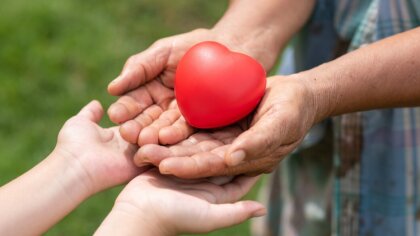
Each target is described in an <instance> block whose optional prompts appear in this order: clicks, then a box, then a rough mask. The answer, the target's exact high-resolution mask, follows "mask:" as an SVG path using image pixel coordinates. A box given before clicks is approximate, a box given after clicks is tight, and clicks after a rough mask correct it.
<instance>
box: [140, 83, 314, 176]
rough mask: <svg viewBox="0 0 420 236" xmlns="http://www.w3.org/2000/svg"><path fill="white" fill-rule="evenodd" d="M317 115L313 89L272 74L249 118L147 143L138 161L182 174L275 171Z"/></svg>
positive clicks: (233, 173)
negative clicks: (163, 142)
mask: <svg viewBox="0 0 420 236" xmlns="http://www.w3.org/2000/svg"><path fill="white" fill-rule="evenodd" d="M315 114H316V107H315V101H314V98H313V94H312V93H311V90H309V89H308V87H307V86H306V84H305V82H304V81H303V80H300V79H296V78H292V76H290V77H281V76H276V77H272V78H269V79H268V87H267V90H266V93H265V95H264V97H263V100H262V101H261V103H260V105H259V107H258V109H257V111H256V113H255V114H254V115H253V116H250V117H248V118H249V120H250V122H246V121H242V122H241V123H238V124H236V125H234V126H230V127H227V128H224V129H221V130H213V131H201V132H199V133H196V134H194V135H192V136H190V137H189V138H188V139H187V140H185V141H183V142H181V143H178V144H175V145H170V146H161V145H156V144H149V145H145V146H142V147H140V149H139V151H138V152H137V153H136V155H135V158H134V160H135V163H136V164H137V165H139V166H142V165H145V164H150V163H151V164H154V165H156V166H159V169H160V171H161V172H162V173H165V174H173V175H176V176H178V177H182V178H200V177H207V176H219V175H237V174H244V173H245V174H250V175H255V174H259V173H267V172H271V171H272V170H273V169H274V168H275V167H276V166H277V164H278V162H279V161H281V160H282V159H283V157H284V156H286V155H287V154H288V153H290V152H292V151H293V150H294V148H296V147H297V145H298V144H299V143H300V142H301V141H302V140H303V138H304V136H305V134H306V133H307V131H308V130H309V129H310V127H311V126H312V125H313V124H314V123H315Z"/></svg>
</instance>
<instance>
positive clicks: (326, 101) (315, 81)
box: [292, 69, 338, 123]
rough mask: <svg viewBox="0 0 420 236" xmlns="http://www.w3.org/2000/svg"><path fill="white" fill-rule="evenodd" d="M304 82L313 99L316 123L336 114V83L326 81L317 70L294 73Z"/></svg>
mask: <svg viewBox="0 0 420 236" xmlns="http://www.w3.org/2000/svg"><path fill="white" fill-rule="evenodd" d="M292 76H293V77H295V78H296V79H298V80H300V81H301V82H302V84H304V85H305V86H306V87H307V89H308V91H309V94H310V97H311V100H312V101H313V103H312V105H313V110H314V123H318V122H320V121H322V120H324V119H326V118H328V117H331V116H333V115H334V109H335V106H336V103H337V102H338V98H337V97H335V96H333V95H334V90H335V84H334V83H326V82H325V80H323V79H322V75H320V74H319V73H317V72H316V70H314V69H312V70H308V71H303V72H300V73H297V74H294V75H292Z"/></svg>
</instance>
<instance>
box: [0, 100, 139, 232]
mask: <svg viewBox="0 0 420 236" xmlns="http://www.w3.org/2000/svg"><path fill="white" fill-rule="evenodd" d="M102 115H103V110H102V107H101V105H100V104H99V102H97V101H93V102H91V103H89V104H88V105H86V106H85V107H84V108H83V109H82V110H81V111H80V112H79V113H78V114H77V115H76V116H74V117H72V118H71V119H69V120H68V121H67V122H66V123H65V124H64V126H63V128H62V129H61V131H60V133H59V135H58V140H57V145H56V147H55V149H54V150H53V151H52V153H51V154H50V155H49V156H48V157H46V158H45V159H44V160H43V161H42V162H40V163H39V164H38V165H36V166H35V167H33V168H32V169H30V170H29V171H27V172H26V173H24V174H23V175H21V176H20V177H18V178H16V179H15V180H13V181H11V182H10V183H8V184H6V185H4V186H2V187H1V188H0V209H2V211H1V212H0V235H41V234H42V233H44V232H45V231H46V230H47V229H49V228H50V227H51V226H53V225H54V224H55V223H57V222H58V221H59V220H60V219H62V218H63V217H64V216H65V215H67V214H68V213H69V212H70V211H72V210H73V209H74V208H75V207H77V206H78V205H79V204H80V203H81V202H82V201H84V200H85V199H87V198H88V197H90V196H92V195H93V194H95V193H97V192H99V191H102V190H105V189H107V188H110V187H113V186H115V185H118V184H122V183H125V182H128V181H129V180H131V179H132V178H134V177H135V176H137V175H138V174H140V173H141V172H142V171H144V168H138V167H136V166H134V165H133V162H132V158H133V155H134V153H135V151H136V148H135V146H134V145H131V144H129V143H127V142H126V141H124V140H123V139H122V138H121V136H120V134H119V132H118V128H117V127H113V128H108V129H104V128H102V127H100V126H98V125H97V123H98V122H99V120H100V119H101V117H102ZM19 225H21V226H24V227H19Z"/></svg>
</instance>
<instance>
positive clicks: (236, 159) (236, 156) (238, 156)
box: [230, 150, 246, 166]
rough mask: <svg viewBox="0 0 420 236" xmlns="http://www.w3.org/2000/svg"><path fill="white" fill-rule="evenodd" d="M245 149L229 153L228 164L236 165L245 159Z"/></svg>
mask: <svg viewBox="0 0 420 236" xmlns="http://www.w3.org/2000/svg"><path fill="white" fill-rule="evenodd" d="M245 156H246V154H245V151H244V150H237V151H234V152H233V153H232V154H230V165H231V166H237V165H239V164H240V163H241V162H242V161H243V160H244V159H245Z"/></svg>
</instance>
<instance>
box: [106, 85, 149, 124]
mask: <svg viewBox="0 0 420 236" xmlns="http://www.w3.org/2000/svg"><path fill="white" fill-rule="evenodd" d="M152 104H153V99H152V97H151V95H150V93H149V91H148V90H147V89H146V87H141V88H138V89H136V90H134V91H132V92H129V93H127V94H126V95H124V96H122V97H120V98H119V99H118V100H117V101H116V102H115V103H113V104H112V105H111V106H110V107H109V109H108V116H109V118H110V119H111V121H112V122H114V123H116V124H121V123H123V122H125V121H127V120H130V119H133V118H134V117H136V116H137V115H138V114H139V113H140V112H142V111H143V110H144V109H146V108H148V107H149V106H150V105H152Z"/></svg>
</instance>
